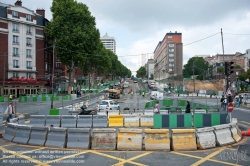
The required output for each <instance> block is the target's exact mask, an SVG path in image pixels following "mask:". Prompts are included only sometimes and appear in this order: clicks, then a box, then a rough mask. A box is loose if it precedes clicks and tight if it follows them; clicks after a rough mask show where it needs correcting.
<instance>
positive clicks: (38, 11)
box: [36, 9, 45, 18]
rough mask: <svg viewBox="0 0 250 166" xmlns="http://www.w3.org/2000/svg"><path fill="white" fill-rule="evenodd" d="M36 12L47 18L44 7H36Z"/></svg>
mask: <svg viewBox="0 0 250 166" xmlns="http://www.w3.org/2000/svg"><path fill="white" fill-rule="evenodd" d="M36 13H37V14H40V15H41V16H43V17H44V18H45V10H44V9H36Z"/></svg>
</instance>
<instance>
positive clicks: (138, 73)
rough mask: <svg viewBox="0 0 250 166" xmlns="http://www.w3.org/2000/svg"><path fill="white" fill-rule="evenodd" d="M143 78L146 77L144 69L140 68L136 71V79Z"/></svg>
mask: <svg viewBox="0 0 250 166" xmlns="http://www.w3.org/2000/svg"><path fill="white" fill-rule="evenodd" d="M145 76H146V68H145V67H144V66H142V67H140V68H139V69H138V70H137V71H136V77H141V78H144V77H145Z"/></svg>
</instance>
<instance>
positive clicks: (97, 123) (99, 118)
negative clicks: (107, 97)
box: [93, 115, 108, 127]
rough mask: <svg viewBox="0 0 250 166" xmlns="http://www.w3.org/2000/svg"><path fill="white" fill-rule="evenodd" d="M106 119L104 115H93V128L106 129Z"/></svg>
mask: <svg viewBox="0 0 250 166" xmlns="http://www.w3.org/2000/svg"><path fill="white" fill-rule="evenodd" d="M107 126H108V117H107V116H106V115H93V127H107Z"/></svg>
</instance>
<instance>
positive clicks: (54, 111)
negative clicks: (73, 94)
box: [49, 109, 59, 115]
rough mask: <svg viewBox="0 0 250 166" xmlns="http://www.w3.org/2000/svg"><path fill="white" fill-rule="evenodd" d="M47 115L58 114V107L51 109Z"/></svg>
mask: <svg viewBox="0 0 250 166" xmlns="http://www.w3.org/2000/svg"><path fill="white" fill-rule="evenodd" d="M49 115H59V110H58V109H51V110H50V112H49Z"/></svg>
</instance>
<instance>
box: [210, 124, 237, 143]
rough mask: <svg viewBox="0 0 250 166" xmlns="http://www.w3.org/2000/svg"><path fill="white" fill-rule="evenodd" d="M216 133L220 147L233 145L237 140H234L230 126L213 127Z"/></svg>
mask: <svg viewBox="0 0 250 166" xmlns="http://www.w3.org/2000/svg"><path fill="white" fill-rule="evenodd" d="M213 128H214V129H215V130H214V133H215V136H216V144H217V145H218V146H223V145H227V144H232V143H234V142H235V140H234V139H233V138H232V133H231V131H230V126H229V124H223V125H217V126H213Z"/></svg>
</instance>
